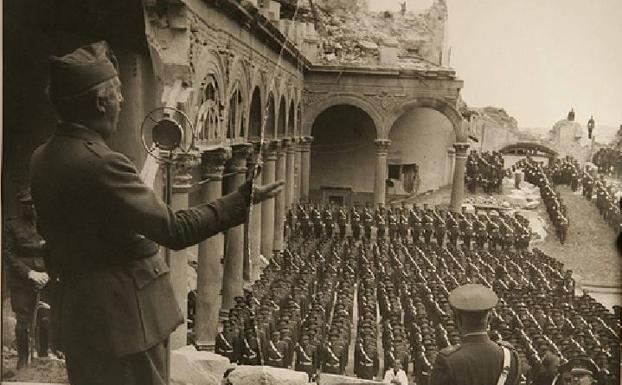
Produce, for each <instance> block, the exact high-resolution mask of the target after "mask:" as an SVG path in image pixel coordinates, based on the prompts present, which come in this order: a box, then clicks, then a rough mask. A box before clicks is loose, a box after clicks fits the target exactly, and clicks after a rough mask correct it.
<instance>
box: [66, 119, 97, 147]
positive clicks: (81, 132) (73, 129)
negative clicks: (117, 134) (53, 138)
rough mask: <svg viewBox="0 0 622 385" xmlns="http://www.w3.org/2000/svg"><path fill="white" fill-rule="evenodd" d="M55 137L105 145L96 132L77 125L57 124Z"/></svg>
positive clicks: (68, 123) (69, 123)
mask: <svg viewBox="0 0 622 385" xmlns="http://www.w3.org/2000/svg"><path fill="white" fill-rule="evenodd" d="M56 135H59V136H67V137H70V138H76V139H82V140H84V141H86V142H94V143H100V144H106V141H105V140H104V138H102V136H101V135H100V134H99V133H98V132H96V131H95V130H92V129H90V128H88V127H86V126H84V125H81V124H78V123H71V122H59V123H58V127H57V128H56Z"/></svg>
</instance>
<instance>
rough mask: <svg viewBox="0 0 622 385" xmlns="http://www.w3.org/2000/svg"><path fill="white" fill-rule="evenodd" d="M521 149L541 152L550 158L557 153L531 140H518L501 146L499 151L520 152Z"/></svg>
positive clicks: (505, 152) (504, 152)
mask: <svg viewBox="0 0 622 385" xmlns="http://www.w3.org/2000/svg"><path fill="white" fill-rule="evenodd" d="M521 150H532V151H535V152H541V153H543V154H545V155H547V156H548V157H551V158H555V157H557V156H558V155H559V154H558V153H557V151H555V150H553V149H552V148H550V147H548V146H545V145H543V144H540V143H533V142H518V143H514V144H508V145H507V146H505V147H503V148H501V149H500V150H499V152H500V153H501V154H510V153H514V152H519V153H520V152H521ZM525 155H528V154H527V153H525Z"/></svg>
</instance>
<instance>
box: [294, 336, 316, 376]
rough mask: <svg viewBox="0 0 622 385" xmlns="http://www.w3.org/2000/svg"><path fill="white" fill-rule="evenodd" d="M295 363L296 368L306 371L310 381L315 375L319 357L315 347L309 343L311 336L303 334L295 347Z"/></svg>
mask: <svg viewBox="0 0 622 385" xmlns="http://www.w3.org/2000/svg"><path fill="white" fill-rule="evenodd" d="M294 351H295V355H296V357H295V364H294V370H296V371H298V372H305V373H307V375H308V376H309V382H311V379H312V378H313V377H314V376H315V372H316V368H317V357H316V354H315V352H316V350H315V348H314V347H313V346H312V345H311V344H310V343H309V337H308V336H307V335H306V334H303V336H302V338H301V341H300V342H299V343H298V344H296V346H295V348H294Z"/></svg>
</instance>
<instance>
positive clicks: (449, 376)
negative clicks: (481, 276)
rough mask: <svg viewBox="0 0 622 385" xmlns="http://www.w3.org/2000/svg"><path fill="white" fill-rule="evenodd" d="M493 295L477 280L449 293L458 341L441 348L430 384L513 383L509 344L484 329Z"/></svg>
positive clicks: (515, 371)
mask: <svg viewBox="0 0 622 385" xmlns="http://www.w3.org/2000/svg"><path fill="white" fill-rule="evenodd" d="M497 302H498V298H497V295H496V294H495V293H494V292H493V291H492V290H490V289H489V288H487V287H485V286H482V285H479V284H466V285H462V286H458V287H457V288H456V289H454V290H453V291H451V293H450V294H449V304H450V305H451V307H452V308H453V309H454V316H455V319H456V325H457V327H458V329H459V330H460V332H461V334H462V344H461V345H452V346H449V347H447V348H445V349H443V350H441V351H440V352H439V354H438V356H437V358H436V362H435V364H434V369H433V371H432V378H431V384H432V385H443V384H453V385H463V384H464V385H495V384H508V385H516V384H518V382H519V373H520V368H519V359H518V354H517V352H516V350H514V348H513V347H512V345H510V344H508V343H506V342H501V343H500V344H497V343H495V342H493V341H491V340H490V338H489V337H488V333H487V331H486V330H487V328H488V320H489V318H490V310H491V309H492V308H494V307H495V306H496V305H497Z"/></svg>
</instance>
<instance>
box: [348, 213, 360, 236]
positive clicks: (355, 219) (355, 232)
mask: <svg viewBox="0 0 622 385" xmlns="http://www.w3.org/2000/svg"><path fill="white" fill-rule="evenodd" d="M350 226H351V227H352V238H354V239H356V240H358V239H360V238H361V215H360V214H359V212H358V211H357V210H353V211H352V217H351V218H350Z"/></svg>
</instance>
